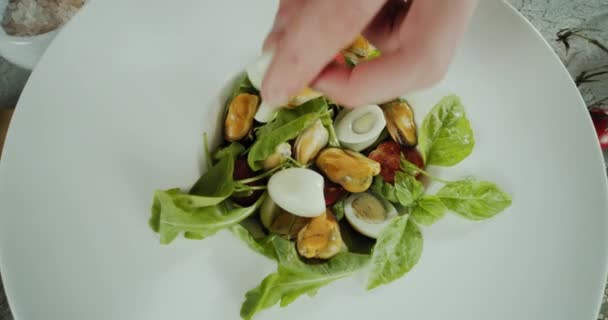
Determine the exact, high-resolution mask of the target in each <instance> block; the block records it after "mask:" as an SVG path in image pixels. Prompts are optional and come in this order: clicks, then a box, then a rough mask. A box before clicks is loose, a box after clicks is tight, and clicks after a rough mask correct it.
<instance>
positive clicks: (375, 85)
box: [314, 0, 475, 107]
mask: <svg viewBox="0 0 608 320" xmlns="http://www.w3.org/2000/svg"><path fill="white" fill-rule="evenodd" d="M433 2H435V3H433ZM456 2H457V3H459V4H460V5H461V6H464V5H463V4H464V3H465V2H468V3H469V4H470V3H473V5H472V6H468V7H467V6H465V7H466V9H463V8H462V7H459V8H454V7H452V6H450V5H449V4H448V3H456ZM474 2H475V1H474V0H462V1H444V0H425V1H415V2H414V3H413V4H412V8H411V10H412V12H411V13H410V14H408V19H406V20H405V21H404V23H403V24H402V26H401V28H400V30H399V32H398V33H396V34H395V35H394V36H395V37H398V38H399V41H400V43H401V47H400V48H399V49H397V50H395V51H393V52H389V53H383V55H382V56H381V57H380V58H378V59H375V60H372V61H367V62H364V63H361V64H359V65H357V66H356V67H355V68H354V69H345V68H338V67H335V66H332V67H330V68H328V69H327V70H325V71H324V72H323V73H322V74H321V75H320V76H319V77H318V78H317V80H316V81H315V83H314V88H315V89H317V90H319V91H321V92H323V93H324V94H326V95H327V96H329V97H330V98H332V99H333V100H335V101H336V102H338V103H341V104H344V105H346V106H351V107H354V106H358V105H364V104H368V103H380V102H385V101H388V100H391V99H394V98H396V97H398V96H401V95H403V94H405V93H407V92H409V91H413V90H419V89H423V88H426V87H429V86H431V85H433V84H435V83H437V82H439V81H440V80H441V79H442V78H443V76H444V75H445V73H446V72H447V68H448V65H449V63H450V62H451V58H452V56H453V54H454V51H455V49H456V47H457V44H458V42H459V40H460V38H461V37H462V34H463V33H464V30H465V29H466V25H467V24H468V20H469V19H470V16H471V13H472V11H473V8H474ZM427 5H431V6H427ZM446 6H447V7H446ZM438 7H439V8H441V7H443V8H441V9H442V10H440V11H439V13H438V12H437V10H438V9H437V8H438ZM410 15H411V17H410Z"/></svg>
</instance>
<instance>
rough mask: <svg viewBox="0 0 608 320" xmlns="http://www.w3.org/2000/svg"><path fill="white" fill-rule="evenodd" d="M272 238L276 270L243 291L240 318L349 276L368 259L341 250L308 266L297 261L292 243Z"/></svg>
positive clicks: (281, 304)
mask: <svg viewBox="0 0 608 320" xmlns="http://www.w3.org/2000/svg"><path fill="white" fill-rule="evenodd" d="M272 241H273V244H274V246H275V250H276V254H277V257H278V259H279V267H278V270H277V272H276V273H272V274H270V275H269V276H267V277H266V278H265V279H264V280H263V281H262V283H261V284H260V285H259V286H258V287H256V288H254V289H252V290H250V291H249V292H247V293H246V294H245V302H244V303H243V305H242V307H241V317H242V318H243V319H251V318H252V317H253V316H254V315H255V314H256V313H257V312H259V311H261V310H263V309H267V308H270V307H272V306H274V305H275V304H277V303H280V306H281V307H285V306H287V305H288V304H290V303H292V302H293V301H295V300H296V299H297V298H298V297H300V296H301V295H303V294H307V295H309V296H314V295H315V294H316V293H317V291H318V290H319V289H320V288H321V287H323V286H325V285H327V284H329V283H331V282H333V281H336V280H338V279H342V278H346V277H349V276H351V275H353V274H354V273H356V272H357V271H358V270H360V269H361V268H363V267H364V266H365V265H366V264H367V263H368V261H369V256H367V255H360V254H354V253H349V252H342V253H339V254H338V255H336V256H335V257H333V258H332V259H330V260H328V261H326V262H323V263H321V264H315V265H312V264H311V265H309V264H306V263H304V262H302V261H301V260H300V258H299V256H298V254H297V252H296V250H295V245H294V244H293V243H292V242H290V241H287V240H284V239H281V238H279V237H275V238H273V240H272Z"/></svg>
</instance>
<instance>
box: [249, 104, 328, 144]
mask: <svg viewBox="0 0 608 320" xmlns="http://www.w3.org/2000/svg"><path fill="white" fill-rule="evenodd" d="M330 110H331V109H330V106H329V104H328V103H327V101H326V100H325V99H324V98H323V97H320V98H316V99H312V100H310V101H307V102H306V103H303V104H302V105H300V106H298V107H297V108H293V109H289V108H281V109H279V111H277V113H276V116H275V117H274V119H273V120H272V121H270V122H268V123H267V124H265V125H263V126H261V127H259V128H257V129H256V130H257V131H256V134H257V137H258V138H259V137H262V136H265V135H267V134H269V133H273V134H274V131H275V130H277V129H278V128H280V127H282V126H284V125H286V124H287V123H289V122H292V121H294V120H296V119H298V118H300V117H302V116H304V115H307V114H310V113H317V114H322V113H326V112H329V111H330ZM328 114H329V113H328Z"/></svg>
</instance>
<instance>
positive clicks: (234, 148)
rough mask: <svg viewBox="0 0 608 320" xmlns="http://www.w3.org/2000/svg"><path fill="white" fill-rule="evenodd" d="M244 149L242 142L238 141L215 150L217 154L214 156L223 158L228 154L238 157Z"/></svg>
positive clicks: (218, 158)
mask: <svg viewBox="0 0 608 320" xmlns="http://www.w3.org/2000/svg"><path fill="white" fill-rule="evenodd" d="M244 151H245V147H244V146H243V145H242V144H240V143H238V142H232V143H231V144H229V145H228V146H227V147H225V148H223V149H220V150H218V151H217V152H215V154H214V155H213V158H214V159H215V160H221V159H223V158H225V157H227V156H230V157H233V158H235V159H236V158H238V156H239V155H241V154H242V153H243V152H244Z"/></svg>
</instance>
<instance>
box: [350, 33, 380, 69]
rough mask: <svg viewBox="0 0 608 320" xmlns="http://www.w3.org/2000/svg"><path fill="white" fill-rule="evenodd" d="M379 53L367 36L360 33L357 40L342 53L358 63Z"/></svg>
mask: <svg viewBox="0 0 608 320" xmlns="http://www.w3.org/2000/svg"><path fill="white" fill-rule="evenodd" d="M376 53H377V49H376V47H374V46H373V45H372V44H371V43H370V42H369V41H368V40H367V39H365V37H363V36H361V35H359V36H357V38H355V40H354V41H353V42H352V43H351V44H350V45H349V46H348V47H346V48H344V49H343V50H342V54H343V55H344V57H345V58H347V59H349V60H350V61H351V62H352V63H354V64H357V63H359V62H360V61H362V60H366V59H368V58H370V57H372V56H373V55H374V54H376Z"/></svg>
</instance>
